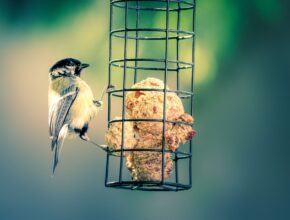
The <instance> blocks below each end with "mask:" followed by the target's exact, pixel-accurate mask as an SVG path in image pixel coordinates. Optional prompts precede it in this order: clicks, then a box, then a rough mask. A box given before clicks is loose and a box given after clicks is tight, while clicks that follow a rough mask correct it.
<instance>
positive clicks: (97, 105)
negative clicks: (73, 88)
mask: <svg viewBox="0 0 290 220" xmlns="http://www.w3.org/2000/svg"><path fill="white" fill-rule="evenodd" d="M94 104H95V106H96V107H101V106H102V105H103V102H102V101H100V100H95V101H94Z"/></svg>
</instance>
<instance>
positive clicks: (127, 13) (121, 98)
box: [105, 0, 196, 191]
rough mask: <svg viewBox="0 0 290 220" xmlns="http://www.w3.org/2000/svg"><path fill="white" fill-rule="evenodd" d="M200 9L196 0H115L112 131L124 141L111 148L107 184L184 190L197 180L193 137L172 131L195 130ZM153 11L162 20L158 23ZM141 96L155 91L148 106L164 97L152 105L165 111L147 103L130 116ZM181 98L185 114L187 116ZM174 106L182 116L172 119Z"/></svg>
mask: <svg viewBox="0 0 290 220" xmlns="http://www.w3.org/2000/svg"><path fill="white" fill-rule="evenodd" d="M195 8H196V3H195V0H192V1H189V0H188V1H181V0H146V1H142V0H137V1H132V0H111V1H110V39H109V40H110V41H109V42H110V43H109V76H108V78H109V82H108V83H109V85H114V86H115V89H114V90H111V91H109V92H108V129H111V130H112V128H116V131H117V130H118V129H119V130H118V131H119V132H120V147H119V148H115V149H111V150H108V151H107V158H106V173H105V186H106V187H113V188H123V189H131V190H145V191H179V190H188V189H190V188H191V186H192V141H191V138H188V141H187V143H186V144H183V143H181V141H180V140H179V139H178V138H177V139H176V138H174V137H175V136H170V132H171V131H173V129H174V128H178V129H181V130H182V131H183V132H187V133H186V135H194V133H193V131H194V130H192V124H193V121H192V120H190V119H189V120H186V119H184V118H186V117H189V118H191V115H193V88H194V18H195ZM156 17H157V18H158V19H157V20H158V21H160V22H159V23H156V22H154V20H155V19H154V18H156ZM188 24H189V25H188ZM188 26H189V28H187V29H186V28H185V27H188ZM115 40H120V42H121V43H118V44H117V43H114V41H115ZM183 42H184V43H185V44H184V45H183ZM148 43H149V44H150V43H152V45H159V47H160V49H158V50H156V48H154V46H152V47H151V48H150V47H148V45H149V44H148ZM120 44H121V45H122V50H121V51H120ZM146 77H149V78H147V80H146ZM120 79H121V80H120ZM118 83H119V85H116V84H118ZM150 83H151V84H150ZM170 83H171V84H172V85H171V88H170V89H169V87H168V85H169V84H170ZM148 85H149V86H148ZM150 85H152V86H150ZM144 94H149V95H151V96H150V98H152V99H150V100H151V101H152V100H153V101H152V102H151V104H152V103H153V104H158V101H156V102H155V101H154V100H155V99H156V100H159V101H160V100H161V102H159V107H160V108H159V109H158V108H157V107H156V106H153V107H152V109H153V110H152V111H153V113H156V112H158V111H159V116H160V117H151V116H150V114H149V115H148V114H146V112H145V113H144V112H142V111H143V110H144V109H146V108H147V107H148V106H150V104H148V103H149V102H148V103H147V104H146V102H145V105H144V106H143V107H142V106H141V107H140V111H139V113H140V112H141V113H142V114H141V113H140V115H139V116H138V117H133V116H134V114H135V113H133V110H132V108H130V106H132V105H134V103H135V104H136V103H139V101H138V100H137V99H138V98H139V96H140V95H144ZM144 97H145V96H144ZM136 100H137V101H136ZM179 100H180V101H179ZM181 100H182V101H181ZM130 101H132V102H130ZM135 101H136V102H135ZM145 101H146V100H145ZM130 103H131V105H130ZM132 103H133V104H132ZM160 103H161V106H160ZM172 103H173V104H172ZM174 103H177V104H174ZM139 104H140V103H139ZM183 104H184V113H185V112H187V113H188V114H182V111H183ZM169 106H173V107H172V109H175V110H173V111H176V112H178V111H179V110H178V106H179V107H180V106H181V107H180V108H179V109H181V110H180V111H181V112H180V115H181V116H179V115H178V117H179V118H178V117H172V118H170V117H169V115H170V114H172V111H171V110H170V109H169V108H170V107H169ZM176 106H177V107H176ZM148 108H149V107H148ZM115 109H121V113H120V117H117V118H113V114H114V111H115ZM160 109H161V113H160ZM176 109H177V110H176ZM144 111H145V110H144ZM136 114H137V113H136ZM156 114H158V113H156ZM142 115H143V116H144V117H142ZM152 125H153V126H152ZM114 126H115V127H114ZM118 126H119V127H118ZM143 128H144V129H143ZM145 128H146V129H147V130H146V129H145ZM142 129H143V130H142ZM169 129H171V130H170V131H169ZM145 130H146V131H145ZM134 132H135V133H134ZM146 132H147V133H146ZM136 136H137V137H136ZM112 137H116V135H114V133H113V135H112ZM134 137H135V138H137V139H138V140H137V142H135V141H132V140H133V139H131V138H134ZM142 138H144V139H142ZM186 138H187V137H185V139H186ZM155 139H156V141H157V142H158V141H159V142H158V145H156V146H155V145H154V143H156V142H154V141H155ZM138 141H139V142H138ZM178 141H179V142H178ZM175 142H177V143H178V144H176V145H174V144H173V143H175ZM129 145H130V146H129ZM141 145H142V146H143V147H140V146H141ZM179 145H180V146H179ZM144 146H146V147H144ZM168 146H171V147H168ZM172 146H173V147H172ZM142 166H143V167H142ZM146 166H147V167H146ZM146 169H147V171H146ZM142 170H143V171H144V173H142V172H143V171H142ZM146 172H147V173H146Z"/></svg>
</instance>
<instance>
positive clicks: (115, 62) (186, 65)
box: [109, 58, 194, 71]
mask: <svg viewBox="0 0 290 220" xmlns="http://www.w3.org/2000/svg"><path fill="white" fill-rule="evenodd" d="M125 61H126V64H128V62H134V66H133V65H131V66H130V65H126V68H127V69H138V70H153V71H165V70H166V68H165V67H164V68H161V67H146V66H140V63H139V62H157V63H165V60H164V59H148V58H135V59H134V58H129V59H126V60H125V59H115V60H111V61H110V63H109V64H110V65H112V66H114V67H119V68H124V62H125ZM135 61H137V62H138V66H135ZM168 63H169V64H177V67H176V68H167V71H177V70H183V69H191V68H193V66H194V64H193V63H189V62H184V61H177V60H168Z"/></svg>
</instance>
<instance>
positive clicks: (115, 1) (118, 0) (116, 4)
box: [113, 0, 194, 12]
mask: <svg viewBox="0 0 290 220" xmlns="http://www.w3.org/2000/svg"><path fill="white" fill-rule="evenodd" d="M126 1H128V0H113V6H114V7H118V8H125V6H124V5H123V4H121V3H123V2H126ZM129 1H131V0H129ZM139 1H140V2H141V1H143V2H145V1H147V2H166V1H167V0H139ZM177 1H178V0H170V2H173V3H174V2H177ZM180 2H181V3H182V4H184V5H185V6H183V7H181V10H190V9H192V8H193V7H194V6H193V4H192V3H190V2H187V1H180ZM128 9H130V10H136V7H134V6H133V7H132V6H131V7H128ZM139 10H144V11H164V12H166V11H167V9H166V8H157V7H140V8H139ZM177 10H178V9H176V8H170V7H169V8H168V11H177Z"/></svg>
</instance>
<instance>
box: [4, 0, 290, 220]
mask: <svg viewBox="0 0 290 220" xmlns="http://www.w3.org/2000/svg"><path fill="white" fill-rule="evenodd" d="M289 6H290V4H289V1H286V0H285V1H282V0H252V1H248V0H244V1H233V0H219V1H202V0H200V1H198V6H197V15H196V51H195V56H196V68H195V70H196V75H195V82H196V83H195V86H196V87H195V89H196V91H195V92H196V97H195V115H194V116H195V118H196V125H195V128H196V130H197V131H198V136H197V137H196V138H195V140H194V148H193V187H192V189H191V190H189V191H184V192H178V193H175V192H174V193H172V192H165V193H164V192H137V191H124V190H116V189H110V188H105V187H104V172H105V154H104V152H102V151H101V150H99V149H96V148H94V147H93V146H91V145H90V144H87V143H84V142H82V141H80V140H74V141H66V142H65V146H64V150H63V154H62V162H61V164H60V166H59V169H58V172H57V174H56V176H55V177H54V178H51V164H50V163H51V162H50V159H51V154H50V148H49V138H48V126H47V115H48V110H47V88H48V69H49V67H50V66H51V65H52V64H53V63H54V62H55V61H56V60H58V59H61V58H64V57H75V58H79V59H81V60H83V61H85V62H88V63H90V64H91V68H89V69H87V70H86V73H84V74H83V78H84V79H85V80H86V81H87V82H88V83H89V85H90V86H91V87H92V88H93V91H94V93H95V95H96V97H98V96H99V95H100V93H101V89H102V87H103V86H105V85H106V84H107V73H108V45H109V41H108V29H109V1H108V0H106V1H105V0H104V1H96V0H82V1H78V0H62V1H57V0H42V1H38V0H1V1H0V48H1V49H0V76H1V80H0V103H1V105H0V107H1V114H0V120H1V124H0V131H1V132H0V173H1V177H0V219H1V220H12V219H13V220H14V219H22V220H24V219H29V220H33V219H43V220H45V219H62V220H65V219H70V220H74V219H75V220H77V219H104V220H105V219H127V220H131V219H140V220H143V219H144V220H145V219H160V220H165V219H166V220H169V219H180V220H189V219H198V220H218V219H223V220H227V219H243V220H244V219H289V218H290V209H289V207H290V187H289V186H290V178H289V177H290V174H289V170H290V163H289V157H290V149H289V146H290V141H289V134H288V133H289V128H290V127H289V124H290V123H289V122H290V120H289V118H290V117H289V105H290V104H289V95H290V62H289V61H290V60H289V59H290V56H289V55H290V41H289V39H290V28H289V22H290V14H289ZM120 19H121V18H120ZM147 19H148V22H149V23H150V22H151V23H152V24H159V23H162V22H164V19H163V18H162V17H158V16H154V17H148V18H147ZM120 47H121V46H120ZM145 49H146V48H145ZM184 53H189V54H190V50H189V51H184ZM106 114H107V113H106V103H105V107H104V109H103V111H102V112H100V114H99V115H98V116H97V117H96V118H95V119H94V121H93V122H92V127H91V130H90V136H91V137H92V139H94V140H96V141H98V142H100V143H101V142H103V141H104V133H105V129H106V117H107V115H106Z"/></svg>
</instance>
